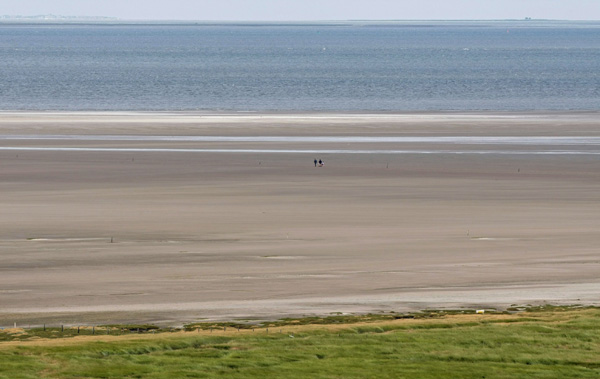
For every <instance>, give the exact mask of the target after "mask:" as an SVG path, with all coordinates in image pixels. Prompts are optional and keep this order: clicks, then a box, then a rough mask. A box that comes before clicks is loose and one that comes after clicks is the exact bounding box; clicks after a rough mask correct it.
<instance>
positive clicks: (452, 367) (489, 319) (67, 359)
mask: <svg viewBox="0 0 600 379" xmlns="http://www.w3.org/2000/svg"><path fill="white" fill-rule="evenodd" d="M599 326H600V309H599V308H593V307H541V308H530V309H527V310H525V311H521V312H517V313H506V312H502V313H500V312H497V313H496V312H486V313H485V314H474V313H472V312H467V313H460V312H447V311H446V312H442V311H428V312H421V313H418V314H413V315H400V314H382V315H363V316H332V317H328V318H306V319H293V320H292V319H286V320H280V321H276V322H265V323H260V324H258V323H251V322H244V323H221V324H213V323H199V324H192V325H187V326H186V327H185V328H183V329H159V328H156V327H154V326H152V325H112V326H103V327H97V328H95V329H94V330H93V333H94V334H93V335H91V332H92V330H90V328H85V329H84V328H80V329H79V333H77V328H65V329H64V330H61V329H60V328H52V329H51V328H47V329H46V330H45V331H44V330H43V329H31V330H23V329H5V330H3V331H0V341H2V342H0V378H39V377H46V378H113V377H128V378H166V377H178V378H179V377H182V378H183V377H190V378H203V377H217V376H227V377H242V378H243V377H265V376H268V377H306V376H310V377H323V378H334V377H411V378H429V377H431V378H433V377H461V378H482V377H485V378H514V377H530V378H556V377H574V378H586V377H590V378H591V377H594V378H596V377H599V376H600V358H599V357H600V328H599ZM238 328H239V329H238Z"/></svg>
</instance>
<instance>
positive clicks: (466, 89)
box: [0, 21, 600, 111]
mask: <svg viewBox="0 0 600 379" xmlns="http://www.w3.org/2000/svg"><path fill="white" fill-rule="evenodd" d="M0 62H1V64H0V110H170V111H176V110H239V111H245V110H249V111H261V110H280V111H285V110H298V111H302V110H306V111H309V110H323V111H327V110H347V111H362V110H367V111H402V110H488V109H491V110H569V109H599V108H600V22H550V21H548V22H539V21H528V22H525V21H523V22H429V23H427V22H399V23H361V22H356V23H338V24H313V25H304V24H280V25H274V24H185V25H184V24H168V25H158V24H152V25H147V24H146V25H142V24H138V25H131V24H129V25H125V24H121V25H119V24H117V25H40V24H38V25H24V24H0Z"/></svg>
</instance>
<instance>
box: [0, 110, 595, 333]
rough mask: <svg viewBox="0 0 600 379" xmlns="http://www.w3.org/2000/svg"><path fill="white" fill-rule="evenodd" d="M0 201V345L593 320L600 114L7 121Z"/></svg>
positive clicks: (0, 144)
mask: <svg viewBox="0 0 600 379" xmlns="http://www.w3.org/2000/svg"><path fill="white" fill-rule="evenodd" d="M186 137H187V138H186ZM192 137H193V138H192ZM206 137H213V138H206ZM231 137H234V138H231ZM243 137H252V138H243ZM271 137H278V138H274V139H273V138H271ZM316 137H320V139H319V138H316ZM314 159H323V160H324V162H325V165H324V166H323V167H314V164H313V160H314ZM0 193H1V195H2V196H0V257H1V259H0V327H2V326H12V325H13V323H14V322H17V323H18V324H19V325H26V324H31V325H40V324H42V323H47V324H50V323H55V324H60V323H64V324H65V325H67V324H73V325H75V324H94V323H124V322H152V323H158V324H169V325H181V324H183V323H186V322H190V321H198V320H203V319H220V320H223V319H238V318H239V319H256V318H259V319H264V318H278V317H283V316H301V315H315V314H317V315H326V314H330V313H334V312H344V313H352V312H379V311H386V312H387V311H398V312H403V311H414V310H420V309H425V308H453V309H455V308H460V307H468V308H488V307H495V308H505V307H508V306H510V305H512V304H519V305H524V304H542V303H545V302H547V303H552V304H590V305H600V233H599V232H598V231H599V229H600V113H598V112H572V113H556V112H555V113H553V112H548V113H470V114H459V113H427V114H426V113H406V114H392V113H389V114H387V113H381V114H360V113H355V114H334V113H322V114H312V113H298V114H278V113H263V114H253V113H246V114H245V113H140V114H136V113H50V112H47V113H25V112H4V113H0Z"/></svg>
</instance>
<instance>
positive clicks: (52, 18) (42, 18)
mask: <svg viewBox="0 0 600 379" xmlns="http://www.w3.org/2000/svg"><path fill="white" fill-rule="evenodd" d="M118 20H119V19H118V18H117V17H105V16H64V15H54V14H41V15H33V16H23V15H1V16H0V21H26V22H31V21H37V22H45V21H50V22H56V21H64V22H76V21H118Z"/></svg>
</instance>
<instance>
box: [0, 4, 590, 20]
mask: <svg viewBox="0 0 600 379" xmlns="http://www.w3.org/2000/svg"><path fill="white" fill-rule="evenodd" d="M50 13H51V14H57V15H64V16H110V17H118V18H121V19H130V20H148V19H152V20H251V21H255V20H264V21H275V20H348V19H371V20H372V19H386V20H389V19H402V20H406V19H420V20H422V19H447V20H449V19H507V18H512V19H521V18H524V17H532V18H549V19H563V20H600V0H417V1H403V0H168V1H164V0H0V15H39V14H50Z"/></svg>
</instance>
